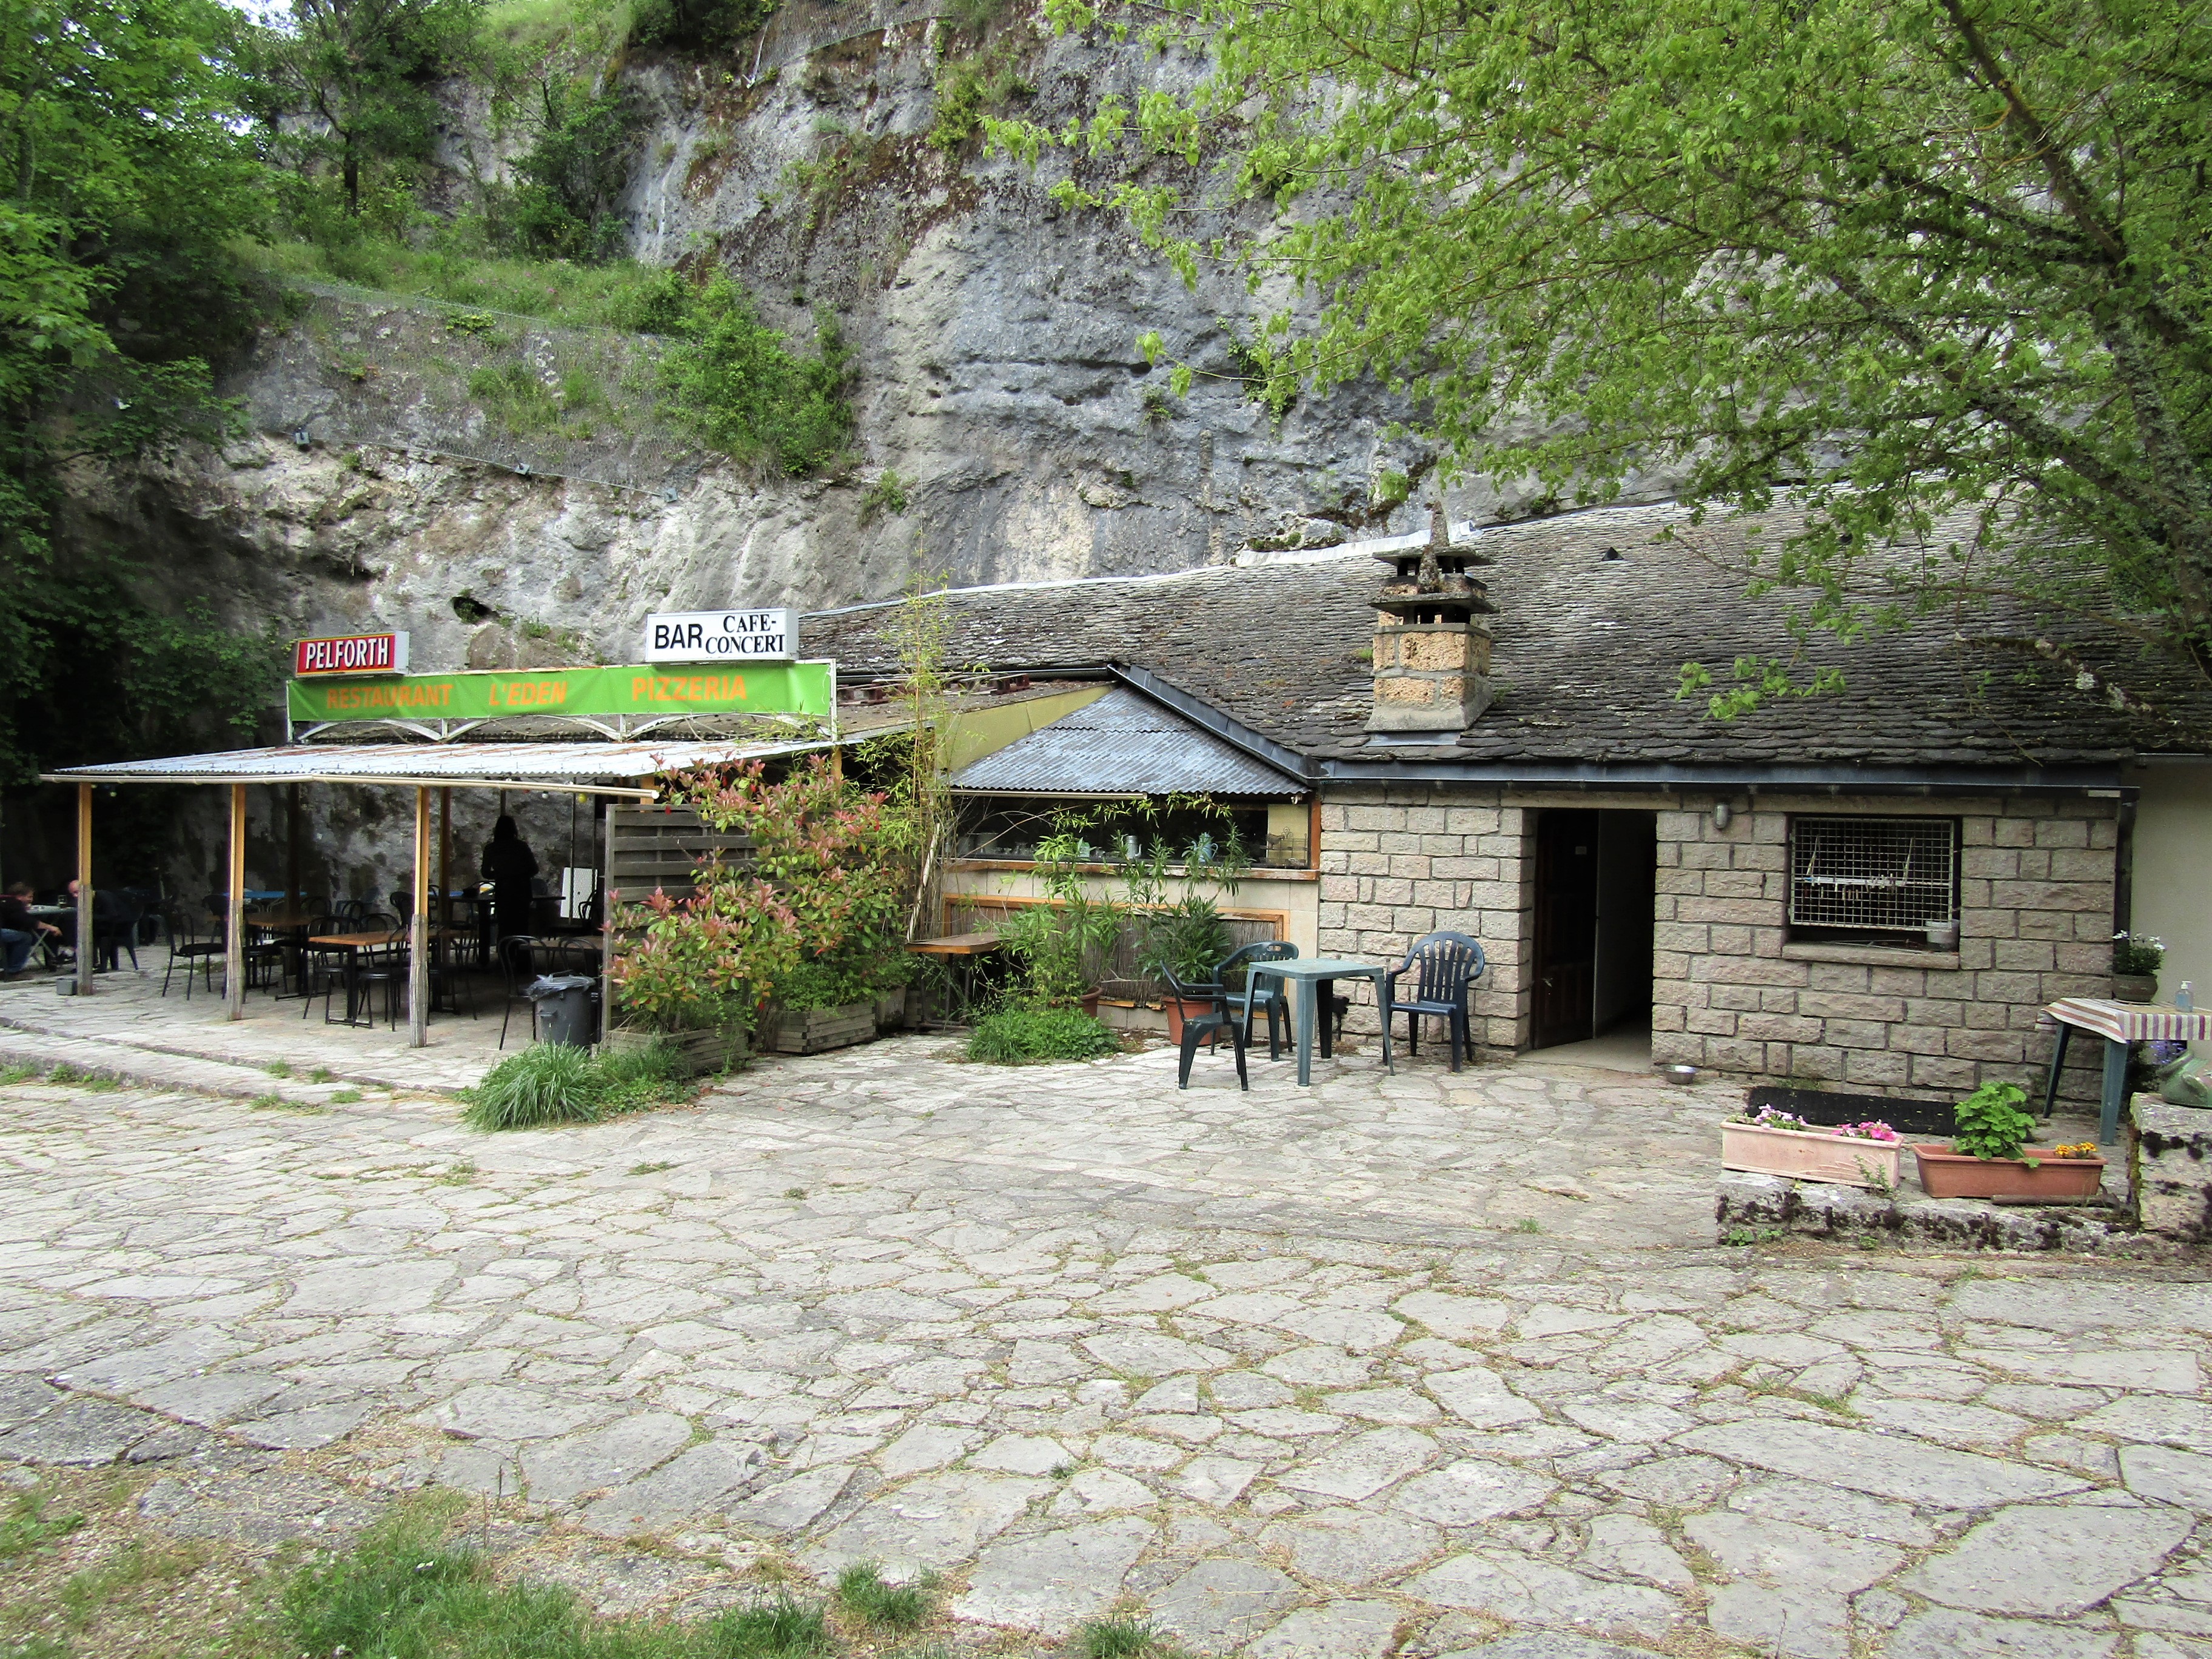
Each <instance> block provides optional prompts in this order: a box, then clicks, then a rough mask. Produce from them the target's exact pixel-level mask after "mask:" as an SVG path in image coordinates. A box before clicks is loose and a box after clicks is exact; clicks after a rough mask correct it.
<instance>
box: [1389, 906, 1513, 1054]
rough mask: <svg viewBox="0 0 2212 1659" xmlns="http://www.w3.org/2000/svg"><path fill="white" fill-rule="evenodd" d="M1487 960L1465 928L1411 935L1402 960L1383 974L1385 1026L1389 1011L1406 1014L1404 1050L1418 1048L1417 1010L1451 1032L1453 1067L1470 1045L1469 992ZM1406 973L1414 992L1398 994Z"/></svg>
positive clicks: (1390, 1013) (1411, 1051) (1418, 1013)
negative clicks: (1411, 944)
mask: <svg viewBox="0 0 2212 1659" xmlns="http://www.w3.org/2000/svg"><path fill="white" fill-rule="evenodd" d="M1487 965H1488V964H1487V963H1485V962H1484V960H1483V956H1482V947H1481V946H1480V945H1477V944H1476V943H1475V942H1474V940H1473V939H1469V938H1468V936H1467V935H1466V934H1465V933H1429V934H1426V935H1425V936H1424V937H1422V938H1420V939H1415V940H1414V941H1413V949H1412V950H1410V951H1407V952H1406V959H1405V961H1403V962H1401V963H1399V964H1398V966H1397V967H1396V968H1395V969H1394V970H1392V972H1391V973H1389V975H1387V976H1385V978H1384V980H1383V1029H1384V1030H1389V1026H1390V1019H1391V1017H1392V1016H1393V1015H1395V1014H1403V1015H1405V1016H1406V1052H1407V1054H1419V1053H1420V1051H1421V1016H1422V1015H1424V1014H1427V1015H1430V1016H1431V1017H1432V1018H1437V1019H1441V1020H1443V1021H1444V1022H1445V1024H1446V1025H1447V1027H1448V1028H1449V1031H1450V1034H1451V1068H1452V1070H1454V1071H1455V1072H1456V1071H1457V1070H1459V1065H1460V1058H1461V1056H1462V1054H1468V1053H1470V1052H1472V1051H1473V1049H1474V1041H1473V1039H1472V1038H1471V1037H1470V1036H1468V1029H1467V1022H1468V1013H1467V1005H1468V996H1469V994H1470V993H1471V992H1472V990H1473V988H1474V981H1477V980H1479V979H1480V978H1481V977H1482V975H1483V970H1484V969H1485V968H1486V966H1487ZM1407 975H1413V994H1412V995H1411V996H1401V994H1399V991H1398V982H1399V981H1401V980H1402V979H1404V978H1405V977H1406V976H1407Z"/></svg>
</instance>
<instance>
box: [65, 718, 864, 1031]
mask: <svg viewBox="0 0 2212 1659" xmlns="http://www.w3.org/2000/svg"><path fill="white" fill-rule="evenodd" d="M834 742H835V739H831V738H815V739H811V740H786V741H781V742H762V743H742V742H738V741H736V740H734V739H731V738H684V739H677V740H671V741H668V742H661V743H651V742H637V743H622V742H581V741H578V742H546V743H501V742H484V743H471V742H467V741H465V740H460V741H454V742H447V743H365V744H285V745H283V746H282V747H278V748H272V749H233V750H222V751H220V752H217V753H214V754H207V755H177V756H172V757H167V758H165V759H160V760H137V761H111V762H107V763H104V764H101V765H98V766H75V767H70V768H67V769H64V770H61V771H58V772H48V773H46V774H44V775H43V779H44V781H46V782H48V783H73V784H75V785H76V786H77V820H76V822H77V854H76V860H77V939H78V946H77V953H76V958H77V960H76V974H77V990H78V992H79V994H90V993H91V991H92V989H93V977H92V975H93V963H94V957H95V956H96V955H97V952H96V951H94V950H93V949H92V948H91V945H90V941H91V939H92V938H93V924H92V896H93V895H92V792H93V790H94V788H95V787H106V786H111V785H116V784H126V783H196V784H228V785H229V786H230V855H229V862H228V866H227V868H228V872H229V889H230V894H229V906H230V914H229V916H228V921H227V923H226V926H225V936H226V940H227V945H226V949H227V952H228V956H227V970H228V976H227V981H226V985H225V997H226V1000H227V1001H228V1008H229V1013H230V1017H231V1018H233V1019H237V1018H241V1017H242V1015H243V1013H244V1006H245V994H246V975H245V973H244V960H243V951H244V945H243V941H244V937H245V926H244V923H245V904H246V787H247V786H248V785H249V784H257V783H260V784H269V783H283V784H299V783H352V784H380V785H385V786H389V787H401V788H405V787H412V788H413V789H414V791H415V881H414V889H415V902H414V904H413V907H412V914H411V915H410V918H409V922H408V926H409V930H410V969H409V974H410V982H409V987H408V1023H409V1032H410V1042H411V1043H412V1045H413V1046H414V1047H416V1048H420V1047H422V1044H423V1042H424V1041H425V1036H424V1031H425V1027H426V1025H427V1023H428V1011H429V969H428V951H427V949H426V946H427V944H428V932H427V930H428V911H429V908H430V906H429V880H430V845H431V843H430V792H431V791H432V790H433V789H437V790H441V791H444V790H449V789H451V788H453V787H456V786H458V787H465V788H477V789H555V790H559V791H561V792H562V793H573V794H580V795H599V796H605V797H611V798H613V799H617V800H635V801H646V800H651V799H653V794H654V792H653V789H652V787H649V785H648V783H647V780H648V779H650V778H652V777H653V776H654V775H656V774H658V773H661V772H667V771H679V770H682V769H685V768H688V767H694V766H709V765H719V764H721V763H726V762H730V761H741V760H762V759H766V758H769V757H774V756H778V755H792V754H798V753H800V752H802V751H804V750H813V749H823V748H828V747H830V746H832V744H834ZM441 886H442V884H441Z"/></svg>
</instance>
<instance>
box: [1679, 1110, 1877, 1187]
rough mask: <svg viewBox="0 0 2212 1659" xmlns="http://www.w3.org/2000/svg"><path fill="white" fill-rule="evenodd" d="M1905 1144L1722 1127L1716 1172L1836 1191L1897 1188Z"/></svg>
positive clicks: (1734, 1125) (1744, 1126) (1746, 1126)
mask: <svg viewBox="0 0 2212 1659" xmlns="http://www.w3.org/2000/svg"><path fill="white" fill-rule="evenodd" d="M1904 1151H1905V1144H1904V1143H1903V1142H1902V1141H1897V1140H1861V1139H1857V1138H1856V1137H1851V1136H1844V1135H1832V1134H1824V1133H1821V1132H1820V1130H1817V1129H1815V1130H1814V1131H1812V1132H1811V1133H1806V1132H1804V1131H1802V1130H1797V1129H1769V1128H1765V1127H1761V1126H1760V1125H1759V1124H1756V1123H1723V1124H1722V1125H1721V1168H1723V1170H1754V1171H1756V1172H1757V1173H1758V1174H1760V1175H1771V1176H1782V1177H1784V1179H1785V1180H1790V1181H1819V1182H1826V1183H1827V1184H1829V1185H1831V1186H1837V1187H1871V1188H1881V1187H1883V1186H1887V1187H1892V1188H1894V1187H1895V1186H1896V1185H1897V1172H1898V1167H1899V1158H1901V1156H1902V1155H1903V1153H1904Z"/></svg>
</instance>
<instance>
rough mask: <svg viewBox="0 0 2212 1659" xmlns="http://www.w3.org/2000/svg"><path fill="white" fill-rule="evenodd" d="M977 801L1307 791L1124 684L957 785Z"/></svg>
mask: <svg viewBox="0 0 2212 1659" xmlns="http://www.w3.org/2000/svg"><path fill="white" fill-rule="evenodd" d="M952 787H953V788H954V789H956V790H957V791H958V792H960V793H963V794H969V795H1066V796H1075V795H1085V796H1099V795H1201V794H1203V795H1243V796H1247V797H1261V798H1267V799H1275V800H1288V799H1293V798H1295V797H1297V796H1298V795H1301V794H1303V793H1304V792H1305V786H1304V783H1303V782H1302V781H1300V780H1299V779H1297V777H1295V776H1293V775H1291V774H1290V773H1288V772H1285V771H1284V770H1282V769H1280V768H1279V767H1275V766H1271V765H1269V764H1268V763H1267V762H1266V761H1263V760H1261V759H1259V758H1258V757H1255V756H1253V755H1249V754H1247V753H1246V752H1245V751H1244V750H1242V749H1239V748H1237V746H1236V745H1235V744H1231V743H1226V742H1224V741H1223V740H1222V739H1221V738H1217V737H1216V736H1214V735H1213V733H1212V732H1208V731H1207V730H1206V729H1205V727H1203V726H1199V725H1197V724H1196V723H1195V722H1194V721H1191V720H1185V719H1183V717H1182V715H1180V714H1176V713H1174V712H1172V711H1171V710H1170V709H1166V708H1162V707H1161V706H1160V705H1159V704H1158V703H1156V702H1152V700H1151V699H1150V698H1148V697H1144V696H1139V694H1138V693H1136V692H1134V691H1132V690H1129V689H1128V688H1127V686H1116V687H1115V689H1114V690H1111V691H1109V692H1108V693H1107V694H1106V695H1105V696H1103V697H1101V698H1099V699H1098V701H1097V702H1094V703H1092V704H1091V705H1090V706H1089V707H1088V708H1079V709H1077V710H1076V711H1075V712H1074V713H1073V714H1063V715H1061V716H1060V718H1059V719H1058V720H1054V722H1053V723H1052V724H1051V725H1050V726H1045V727H1043V728H1042V729H1041V730H1038V731H1036V732H1030V734H1029V736H1027V737H1025V738H1017V739H1015V740H1014V741H1013V742H1012V743H1010V744H1007V745H1006V747H1005V748H1004V749H1001V750H999V751H998V752H997V753H995V754H992V755H987V756H985V757H983V758H982V759H981V760H979V761H977V762H976V763H975V764H974V765H973V766H970V767H969V768H967V769H965V770H964V771H962V772H961V773H960V774H958V775H957V776H956V777H954V779H953V780H952Z"/></svg>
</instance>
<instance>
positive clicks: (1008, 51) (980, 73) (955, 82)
mask: <svg viewBox="0 0 2212 1659" xmlns="http://www.w3.org/2000/svg"><path fill="white" fill-rule="evenodd" d="M1035 96H1036V87H1035V86H1033V85H1032V84H1030V82H1029V81H1027V80H1025V79H1024V77H1023V76H1022V73H1021V70H1020V67H1019V65H1018V63H1017V61H1016V59H1015V56H1014V48H1013V46H1012V42H1006V43H1002V44H1001V45H1000V46H996V47H994V48H992V49H990V50H988V51H985V52H974V53H971V54H969V56H967V57H964V58H948V59H946V60H945V63H944V64H942V65H941V66H940V67H939V70H938V71H937V113H936V116H935V118H933V120H932V121H931V122H930V125H929V142H930V143H932V144H933V145H935V146H936V147H937V148H938V149H941V150H943V151H945V154H947V155H951V153H952V152H954V151H955V150H957V149H959V148H960V147H961V146H962V145H963V144H964V143H967V142H968V140H969V138H971V137H974V136H975V133H976V132H977V131H979V130H980V129H981V126H982V125H983V114H984V112H985V111H986V110H1000V109H1005V108H1006V106H1009V105H1011V104H1015V103H1019V102H1021V101H1023V100H1026V99H1030V98H1033V97H1035Z"/></svg>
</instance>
